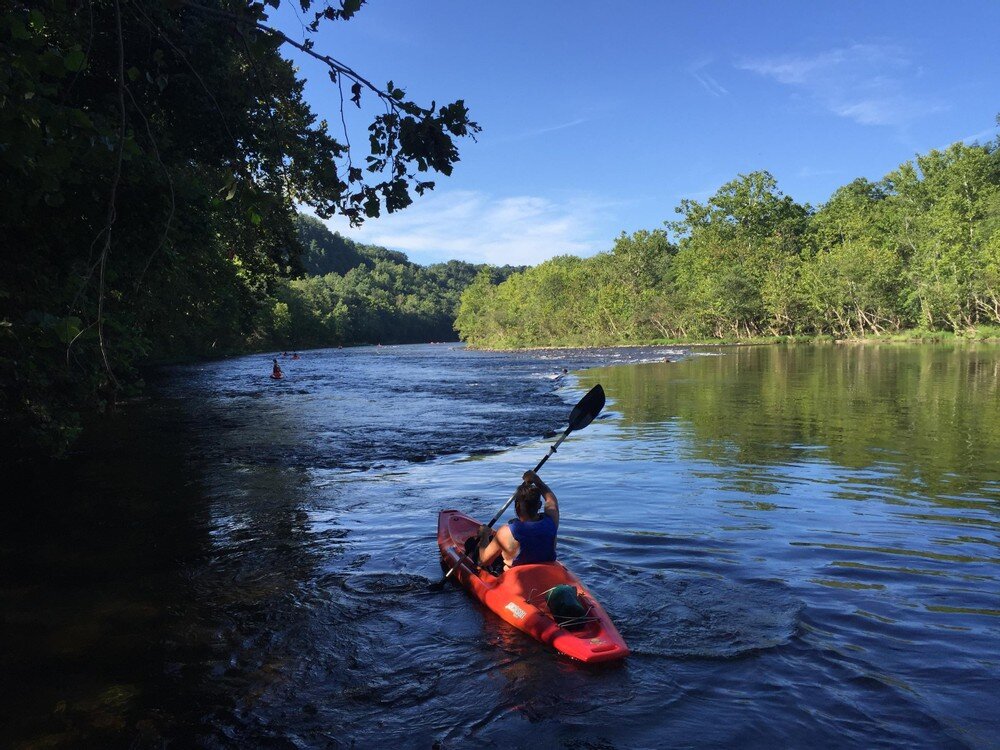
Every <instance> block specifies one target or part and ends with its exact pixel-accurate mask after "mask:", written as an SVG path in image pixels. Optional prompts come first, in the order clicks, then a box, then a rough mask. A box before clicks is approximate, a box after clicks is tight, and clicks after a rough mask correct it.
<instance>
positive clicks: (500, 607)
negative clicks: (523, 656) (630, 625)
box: [438, 510, 628, 663]
mask: <svg viewBox="0 0 1000 750" xmlns="http://www.w3.org/2000/svg"><path fill="white" fill-rule="evenodd" d="M479 525H480V524H479V522H478V521H476V520H475V519H473V518H469V516H466V515H465V514H463V513H460V512H459V511H457V510H443V511H441V513H440V514H439V515H438V547H439V548H440V550H441V561H442V565H444V566H445V568H446V569H447V570H450V569H452V568H455V573H454V574H453V576H452V577H453V578H455V579H456V580H457V581H458V583H459V584H461V586H462V587H463V588H465V589H466V590H467V591H469V593H471V594H472V595H473V596H475V597H476V598H477V599H478V600H479V601H481V602H482V603H483V604H485V605H486V606H487V607H488V608H489V609H490V610H491V611H492V612H494V613H495V614H496V615H498V616H499V617H501V618H502V619H503V620H505V621H506V622H508V623H510V624H511V625H513V626H514V627H515V628H517V629H518V630H522V631H524V632H525V633H527V634H528V635H530V636H532V637H533V638H536V639H537V640H539V641H541V642H542V643H545V644H547V645H550V646H552V647H553V648H555V649H556V650H557V651H559V652H560V653H563V654H566V655H567V656H571V657H573V658H574V659H579V660H580V661H582V662H588V663H594V662H607V661H616V660H619V659H624V658H625V657H626V656H628V646H626V645H625V641H624V639H622V637H621V635H619V634H618V630H617V629H616V628H615V626H614V623H612V622H611V618H610V617H608V614H607V613H606V612H605V611H604V608H603V607H601V605H600V604H599V603H598V602H597V600H596V599H594V597H593V596H592V595H591V593H590V592H589V591H588V590H587V589H586V587H584V585H583V584H582V583H580V581H579V580H578V579H577V577H576V576H574V575H573V574H572V573H571V572H570V571H569V570H567V569H566V567H565V566H563V565H562V563H559V562H552V563H541V564H536V565H518V566H516V567H514V568H510V569H509V570H506V571H504V572H503V573H501V574H500V575H493V573H491V572H490V571H488V570H483V569H481V568H479V567H478V566H477V565H476V564H475V563H474V562H473V561H472V560H471V559H470V558H469V557H468V556H467V555H466V554H465V540H466V539H468V538H469V537H470V536H474V535H475V534H476V532H477V530H478V529H479ZM560 584H568V585H570V586H573V587H574V588H575V589H576V592H577V596H578V597H579V599H580V602H581V603H582V604H583V606H584V609H585V610H586V615H585V616H584V617H582V618H579V619H578V620H577V621H576V622H575V623H572V624H567V626H566V627H563V626H560V625H559V624H558V623H557V622H556V621H555V619H554V618H553V616H552V614H551V613H550V612H549V609H548V605H547V604H546V601H545V595H546V593H547V592H548V591H549V589H551V588H552V587H553V586H558V585H560Z"/></svg>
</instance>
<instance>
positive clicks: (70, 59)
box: [63, 49, 87, 73]
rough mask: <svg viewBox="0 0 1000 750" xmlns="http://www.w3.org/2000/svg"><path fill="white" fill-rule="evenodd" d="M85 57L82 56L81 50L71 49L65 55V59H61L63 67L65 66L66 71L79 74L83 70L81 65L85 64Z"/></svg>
mask: <svg viewBox="0 0 1000 750" xmlns="http://www.w3.org/2000/svg"><path fill="white" fill-rule="evenodd" d="M86 59H87V56H86V55H85V54H83V50H80V49H71V50H70V51H69V52H67V53H66V57H64V58H63V65H65V66H66V70H68V71H70V72H72V73H79V72H80V71H81V70H83V64H84V62H86Z"/></svg>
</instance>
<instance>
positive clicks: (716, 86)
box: [688, 59, 729, 97]
mask: <svg viewBox="0 0 1000 750" xmlns="http://www.w3.org/2000/svg"><path fill="white" fill-rule="evenodd" d="M711 64H712V60H711V59H708V60H699V61H698V62H696V63H694V64H693V65H691V66H690V67H688V72H689V73H690V74H691V75H692V76H694V79H695V80H696V81H697V82H698V83H700V84H701V86H702V88H704V89H705V91H707V92H708V93H709V94H711V95H712V96H715V97H720V96H726V95H728V94H729V91H728V90H727V89H726V88H725V87H724V86H723V85H722V84H721V83H719V82H718V81H717V80H715V78H713V77H712V76H711V74H709V72H708V71H707V70H706V68H708V66H709V65H711Z"/></svg>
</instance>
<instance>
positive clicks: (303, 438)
mask: <svg viewBox="0 0 1000 750" xmlns="http://www.w3.org/2000/svg"><path fill="white" fill-rule="evenodd" d="M628 363H633V364H628ZM634 363H638V364H634ZM608 365H614V366H608ZM283 366H284V369H285V372H286V374H287V378H286V379H285V380H283V381H280V382H273V381H271V380H270V379H269V378H267V374H268V372H269V359H268V358H266V357H244V358H240V359H234V360H228V361H223V362H216V363H212V364H206V365H200V366H195V367H184V368H177V369H174V370H171V371H170V372H168V373H165V374H164V375H163V376H162V379H161V381H160V382H158V383H156V384H155V385H154V389H153V390H154V393H155V398H154V399H152V400H151V401H150V402H149V403H146V404H140V405H135V406H133V407H131V408H130V409H127V410H125V413H123V414H122V415H120V416H119V417H118V418H116V419H115V420H114V421H113V423H112V424H110V425H108V426H107V427H106V428H105V430H104V431H103V432H102V433H101V435H100V437H101V439H100V441H99V443H98V444H95V445H91V446H89V447H87V448H86V450H84V451H82V452H81V455H79V456H77V457H76V458H75V459H74V460H73V461H71V462H70V464H69V465H68V466H66V467H63V468H62V469H60V470H59V471H58V472H56V473H54V474H52V475H50V476H44V477H40V478H37V479H35V480H34V481H35V486H34V487H33V489H31V490H29V491H28V492H27V493H26V494H25V496H24V497H23V498H22V499H21V500H19V501H18V502H14V503H10V504H9V505H8V508H7V510H8V512H9V513H12V514H13V516H14V519H13V522H12V523H10V524H8V525H6V526H5V527H4V529H3V531H0V543H2V546H0V607H2V616H0V629H2V630H0V636H2V645H0V670H2V674H3V678H2V680H0V683H2V685H3V701H2V707H0V711H2V713H0V719H2V724H0V727H2V728H0V744H12V745H14V746H25V747H32V746H34V747H77V746H94V747H109V746H111V747H114V746H134V747H143V746H161V745H163V744H164V743H167V744H170V745H172V746H177V747H187V746H202V747H236V746H240V747H250V746H257V747H351V746H357V747H370V746H373V745H374V744H375V743H376V742H378V743H383V742H384V743H390V744H391V745H396V746H400V747H431V746H432V745H434V744H435V743H438V744H439V746H441V747H445V748H447V747H466V746H469V745H470V744H472V743H479V744H480V746H487V747H488V746H497V747H505V748H510V747H574V748H655V747H692V746H738V747H741V748H743V747H746V748H757V747H759V748H774V747H803V746H811V747H813V746H814V747H828V746H836V747H857V748H872V747H934V748H937V747H974V748H989V747H998V746H1000V719H998V716H997V707H998V705H1000V704H998V701H997V695H998V694H1000V581H998V576H1000V549H998V546H1000V539H998V533H997V532H998V529H1000V435H998V429H997V428H998V426H1000V387H998V375H1000V349H998V348H995V347H989V346H975V347H974V346H967V347H958V348H951V347H938V346H919V347H909V346H879V347H876V346H867V347H845V346H826V347H791V348H786V347H747V348H725V349H717V350H703V351H685V350H679V349H630V350H606V351H602V350H590V351H581V352H561V353H557V352H532V353H526V354H496V353H477V352H470V351H466V350H464V349H462V348H460V347H452V346H446V345H436V346H414V347H385V348H360V349H345V350H326V351H314V352H306V353H305V354H303V358H302V359H301V360H298V361H291V360H286V361H285V362H284V363H283ZM563 367H567V368H569V370H570V371H571V375H570V376H568V377H566V378H563V379H554V375H555V373H556V372H558V371H560V370H561V369H562V368H563ZM586 368H590V369H586ZM597 382H600V383H602V384H603V385H604V387H605V389H606V391H607V393H608V396H609V403H608V407H607V410H606V414H605V416H604V418H602V419H600V420H598V421H596V422H595V423H594V424H593V425H591V426H590V427H588V428H587V429H586V430H585V431H582V432H580V433H578V434H575V435H573V436H572V437H571V438H570V439H569V440H568V441H567V442H566V443H565V444H564V446H563V447H562V448H561V449H560V450H559V453H558V454H557V455H556V456H555V457H553V459H552V460H551V461H550V462H549V463H548V465H547V466H546V470H545V472H544V476H545V477H546V479H547V480H548V481H549V482H550V483H551V484H552V486H553V488H554V489H555V490H556V492H557V493H558V494H559V497H560V502H561V506H562V513H563V520H562V525H561V528H560V532H561V533H560V544H559V550H560V557H561V559H562V560H563V561H564V562H565V563H566V564H567V565H568V566H569V567H570V568H571V569H573V570H574V571H575V572H576V573H577V574H578V575H579V576H580V577H581V578H582V579H583V580H584V581H585V582H586V583H587V584H588V586H589V587H590V588H591V589H592V590H593V592H594V593H595V595H596V596H597V597H598V598H599V599H600V600H601V601H602V602H603V603H604V605H605V607H606V609H607V610H608V611H609V613H610V614H611V615H612V617H613V618H614V620H615V621H616V622H617V624H618V626H619V629H620V630H621V632H622V634H623V635H624V637H625V638H626V640H627V641H628V643H629V645H630V647H631V648H632V651H633V653H632V656H631V657H630V658H629V659H628V660H627V662H626V663H624V664H622V665H620V666H612V667H604V668H600V669H595V668H585V667H583V666H581V665H578V664H576V663H573V662H571V661H568V660H567V659H565V658H563V657H560V656H557V655H556V654H555V653H553V652H552V651H550V650H548V649H546V648H545V647H543V646H540V645H539V644H537V643H536V642H534V641H532V640H530V639H528V638H527V637H525V636H523V635H522V634H520V633H519V632H518V631H516V630H513V629H511V628H510V627H508V626H507V625H505V624H504V623H502V622H500V621H499V620H498V619H497V618H495V617H494V616H493V615H492V614H490V613H488V612H486V611H484V610H483V609H482V608H481V607H480V606H479V605H478V604H477V603H475V602H474V601H473V600H471V599H470V598H468V597H467V596H466V595H465V594H464V593H463V592H461V591H460V590H459V589H456V588H450V587H449V588H446V589H445V590H444V591H443V592H440V593H433V592H431V591H429V590H428V583H430V582H431V581H433V580H436V579H437V578H438V577H439V575H440V569H439V567H438V556H437V550H436V545H435V524H436V515H437V511H438V510H440V509H441V508H445V507H454V508H460V509H463V510H466V511H468V512H471V513H472V514H474V515H477V516H479V517H481V518H486V517H488V516H490V515H492V513H493V512H494V511H495V510H496V509H497V508H498V507H499V506H500V505H501V504H502V503H503V501H504V500H505V499H506V498H507V497H508V496H509V494H510V492H511V490H512V489H513V487H514V486H515V485H516V483H517V481H518V478H519V476H520V474H521V472H522V471H523V470H524V469H526V468H530V467H531V466H533V465H534V464H535V463H536V462H537V460H538V459H540V458H541V456H542V455H543V454H544V452H545V450H546V448H547V440H546V439H543V438H546V437H549V438H550V437H551V436H552V435H553V434H555V433H557V432H559V431H561V429H562V428H563V426H564V425H565V419H566V416H567V414H568V411H569V407H570V406H571V405H572V404H573V403H574V402H575V401H576V400H577V399H578V398H579V397H580V396H581V395H582V394H583V393H584V392H585V391H586V389H587V388H589V387H590V386H591V385H593V384H594V383H597Z"/></svg>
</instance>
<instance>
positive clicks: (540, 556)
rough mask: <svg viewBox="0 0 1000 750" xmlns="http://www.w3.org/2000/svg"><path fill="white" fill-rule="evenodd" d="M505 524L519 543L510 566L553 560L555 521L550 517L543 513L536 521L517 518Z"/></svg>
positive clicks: (554, 552)
mask: <svg viewBox="0 0 1000 750" xmlns="http://www.w3.org/2000/svg"><path fill="white" fill-rule="evenodd" d="M507 526H509V527H510V533H511V534H512V535H513V537H514V538H515V539H516V540H517V543H518V544H519V545H521V546H520V549H519V550H518V552H517V557H515V558H514V561H513V562H512V563H511V567H514V566H515V565H530V564H532V563H545V562H553V561H555V559H556V522H555V521H553V520H552V518H551V517H549V516H547V515H545V514H544V513H543V514H542V515H541V516H540V517H539V518H538V520H537V521H522V520H521V519H519V518H517V519H514V520H512V521H510V522H509V523H508V524H507Z"/></svg>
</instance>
